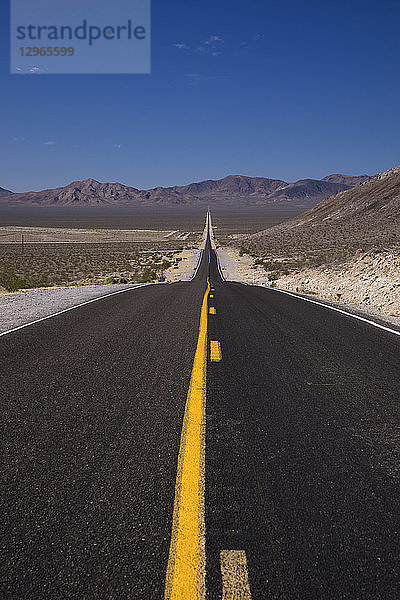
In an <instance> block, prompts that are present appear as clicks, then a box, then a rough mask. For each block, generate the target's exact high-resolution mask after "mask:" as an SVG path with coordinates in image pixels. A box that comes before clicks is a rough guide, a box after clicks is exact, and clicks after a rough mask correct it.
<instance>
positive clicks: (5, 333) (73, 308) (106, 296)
mask: <svg viewBox="0 0 400 600" xmlns="http://www.w3.org/2000/svg"><path fill="white" fill-rule="evenodd" d="M147 285H158V284H157V283H139V284H138V285H135V286H133V287H129V288H125V289H124V290H117V291H116V292H111V293H110V294H105V295H104V296H98V297H97V298H91V299H90V300H86V301H85V302H81V303H80V304H74V306H70V307H69V308H64V309H63V310H59V311H58V312H55V313H52V314H51V315H47V317H41V318H40V319H36V320H35V321H30V322H29V323H25V324H24V325H19V326H18V327H14V328H13V329H8V331H3V332H2V333H0V337H2V336H3V335H7V334H9V333H13V332H14V331H18V330H19V329H24V328H25V327H29V326H30V325H34V324H35V323H40V322H41V321H46V320H47V319H51V318H52V317H57V316H58V315H62V314H63V313H66V312H69V311H70V310H75V308H79V307H80V306H85V304H91V303H92V302H97V300H103V298H109V297H110V296H115V295H116V294H122V293H123V292H130V291H131V290H136V289H138V288H140V287H145V286H147Z"/></svg>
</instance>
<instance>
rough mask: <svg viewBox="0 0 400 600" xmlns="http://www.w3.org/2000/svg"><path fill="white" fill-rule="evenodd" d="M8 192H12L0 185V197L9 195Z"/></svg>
mask: <svg viewBox="0 0 400 600" xmlns="http://www.w3.org/2000/svg"><path fill="white" fill-rule="evenodd" d="M10 194H12V192H10V190H5V189H4V188H2V187H0V197H2V196H9V195H10Z"/></svg>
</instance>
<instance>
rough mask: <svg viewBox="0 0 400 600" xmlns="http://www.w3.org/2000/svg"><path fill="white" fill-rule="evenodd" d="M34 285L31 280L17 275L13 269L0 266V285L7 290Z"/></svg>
mask: <svg viewBox="0 0 400 600" xmlns="http://www.w3.org/2000/svg"><path fill="white" fill-rule="evenodd" d="M34 285H35V284H34V283H33V282H31V281H28V280H27V279H24V278H23V277H20V276H19V275H17V274H16V273H15V272H14V269H11V268H7V267H6V268H0V287H3V288H5V289H6V290H7V291H8V292H16V291H17V290H21V289H27V288H31V287H34Z"/></svg>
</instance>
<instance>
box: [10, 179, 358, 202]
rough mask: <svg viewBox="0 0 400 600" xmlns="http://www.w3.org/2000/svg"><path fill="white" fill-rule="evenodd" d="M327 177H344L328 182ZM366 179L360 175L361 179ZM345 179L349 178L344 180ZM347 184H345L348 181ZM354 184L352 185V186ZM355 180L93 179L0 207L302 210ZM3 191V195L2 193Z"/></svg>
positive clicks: (12, 199) (22, 197) (16, 196)
mask: <svg viewBox="0 0 400 600" xmlns="http://www.w3.org/2000/svg"><path fill="white" fill-rule="evenodd" d="M329 177H334V178H344V180H343V181H330V180H329ZM363 177H365V176H361V178H363ZM346 178H347V179H346ZM347 180H348V181H347ZM353 180H354V181H353ZM358 180H359V177H354V178H352V177H350V176H347V175H333V176H328V177H327V178H325V179H323V180H316V179H302V180H300V181H297V182H296V183H287V182H285V181H282V180H280V179H268V178H264V177H245V176H243V175H229V176H228V177H224V178H223V179H218V180H207V181H201V182H198V183H191V184H189V185H185V186H174V187H166V188H164V187H157V188H154V189H150V190H139V189H137V188H134V187H130V186H126V185H122V184H121V183H100V182H99V181H96V180H94V179H85V180H84V181H73V182H72V183H70V184H69V185H67V186H65V187H59V188H55V189H47V190H42V191H39V192H24V193H20V194H14V193H11V192H9V193H7V194H5V193H3V194H2V193H1V191H0V202H1V204H3V205H4V204H10V205H15V204H19V205H21V204H23V205H30V206H99V205H100V206H166V207H168V206H170V207H173V206H181V207H185V206H187V207H199V208H205V207H207V206H208V205H209V206H211V207H218V206H221V207H222V206H225V207H235V208H237V207H262V206H266V207H268V206H270V207H273V208H282V209H283V208H296V209H298V210H305V209H307V208H310V207H311V206H314V205H315V204H316V203H317V202H320V201H321V200H322V199H324V198H327V197H328V196H330V195H332V194H336V193H337V192H339V191H343V190H347V189H350V187H352V186H354V185H358V183H359V181H358ZM346 181H347V182H346ZM4 191H5V192H7V190H4Z"/></svg>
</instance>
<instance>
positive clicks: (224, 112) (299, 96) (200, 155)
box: [0, 0, 400, 191]
mask: <svg viewBox="0 0 400 600" xmlns="http://www.w3.org/2000/svg"><path fill="white" fill-rule="evenodd" d="M113 1H114V4H117V3H118V0H113ZM32 2H34V0H32ZM399 22H400V3H399V2H398V0H393V1H392V0H379V1H369V0H348V1H346V2H341V1H336V2H330V1H329V0H324V1H323V2H321V0H319V1H302V0H280V1H279V2H276V1H274V2H272V1H268V0H265V1H262V0H236V1H235V2H233V1H232V0H231V1H229V2H228V1H226V0H218V1H217V0H198V1H197V0H181V1H178V0H170V1H169V2H165V0H164V1H161V0H153V2H152V73H151V75H32V76H31V75H26V76H19V75H10V74H9V12H8V7H7V2H4V1H3V2H1V8H0V107H1V127H0V186H1V187H5V188H8V189H12V190H15V191H24V190H28V189H33V190H35V189H42V188H45V187H56V186H59V185H65V184H67V183H69V182H70V181H73V180H77V179H84V178H87V177H93V178H95V179H98V180H100V181H120V182H122V183H125V184H129V185H133V186H136V187H139V188H149V187H155V186H157V185H175V184H177V185H180V184H185V183H188V182H191V181H198V180H202V179H208V178H211V179H216V178H220V177H224V176H225V175H228V174H237V173H240V174H244V175H254V176H265V177H272V178H279V179H284V180H286V181H294V180H296V179H299V178H303V177H315V178H319V177H323V176H325V175H327V174H329V173H333V172H344V173H351V174H359V173H370V174H373V173H375V172H378V171H382V170H386V169H388V168H390V167H393V166H395V165H397V164H399V163H400V158H399V156H400V154H399V143H400V118H399V112H400V110H399V109H400V77H399V64H400V40H399V35H398V24H399Z"/></svg>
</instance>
